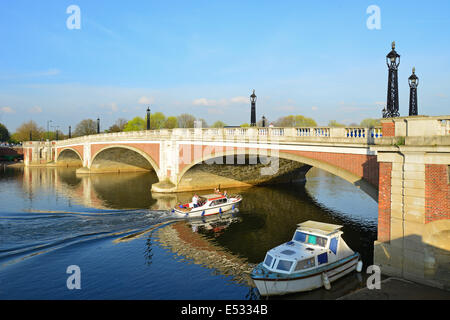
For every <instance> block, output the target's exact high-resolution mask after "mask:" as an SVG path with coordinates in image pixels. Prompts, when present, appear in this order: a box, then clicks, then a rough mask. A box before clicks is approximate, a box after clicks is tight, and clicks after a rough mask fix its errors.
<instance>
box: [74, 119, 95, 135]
mask: <svg viewBox="0 0 450 320" xmlns="http://www.w3.org/2000/svg"><path fill="white" fill-rule="evenodd" d="M96 133H97V121H95V120H92V119H84V120H81V121H80V122H79V123H78V124H77V126H76V127H75V131H74V133H73V135H74V137H81V136H88V135H90V134H96Z"/></svg>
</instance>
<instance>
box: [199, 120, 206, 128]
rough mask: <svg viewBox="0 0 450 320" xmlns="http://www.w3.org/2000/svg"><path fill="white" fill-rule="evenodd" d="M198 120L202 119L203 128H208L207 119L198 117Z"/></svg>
mask: <svg viewBox="0 0 450 320" xmlns="http://www.w3.org/2000/svg"><path fill="white" fill-rule="evenodd" d="M197 121H201V123H202V128H208V127H209V125H208V122H206V120H205V119H198V120H197Z"/></svg>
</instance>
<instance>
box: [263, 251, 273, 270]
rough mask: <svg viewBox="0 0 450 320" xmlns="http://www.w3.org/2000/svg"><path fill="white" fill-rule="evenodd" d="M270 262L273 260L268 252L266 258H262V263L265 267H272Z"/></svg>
mask: <svg viewBox="0 0 450 320" xmlns="http://www.w3.org/2000/svg"><path fill="white" fill-rule="evenodd" d="M272 262H273V258H272V256H271V255H270V254H268V255H267V256H266V260H264V264H265V265H266V266H267V267H269V268H272Z"/></svg>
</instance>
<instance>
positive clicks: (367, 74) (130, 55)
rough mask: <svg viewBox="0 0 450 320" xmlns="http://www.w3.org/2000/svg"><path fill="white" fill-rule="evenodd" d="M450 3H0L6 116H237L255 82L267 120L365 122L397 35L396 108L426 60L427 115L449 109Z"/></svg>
mask: <svg viewBox="0 0 450 320" xmlns="http://www.w3.org/2000/svg"><path fill="white" fill-rule="evenodd" d="M71 5H75V6H77V7H78V8H79V15H76V13H77V12H76V11H72V10H69V12H68V11H67V9H68V8H69V7H70V6H71ZM371 6H372V7H373V6H376V8H378V9H379V15H377V14H376V13H375V12H374V11H372V10H368V9H370V8H371ZM449 12H450V2H449V1H448V0H442V1H440V0H433V1H428V2H425V1H379V0H372V1H363V0H355V1H351V0H344V1H331V0H330V1H300V0H296V1H287V0H286V1H283V0H280V1H273V0H272V1H264V0H259V1H245V0H240V1H233V0H227V1H225V0H220V1H211V0H209V1H196V0H184V1H170V0H168V1H161V0H159V1H148V0H146V1H140V0H130V1H110V0H108V1H105V0H96V1H92V0H87V1H85V0H71V1H65V0H59V1H53V0H52V1H51V0H45V1H44V0H41V1H29V0H14V1H12V0H11V1H10V0H0V41H1V46H0V122H1V123H4V124H5V125H6V126H7V127H8V129H9V130H10V131H11V132H14V131H15V129H16V128H17V127H18V126H20V125H21V124H22V123H23V122H25V121H29V120H34V121H36V122H37V123H38V124H39V125H41V126H42V127H44V128H45V127H46V124H47V121H49V120H52V122H51V124H52V126H55V127H56V126H58V127H59V129H60V130H62V131H63V132H66V133H67V131H68V126H69V125H71V126H72V127H73V128H74V127H75V126H76V124H77V123H78V122H80V121H81V120H83V119H87V118H90V119H97V118H100V120H101V127H102V130H104V129H107V128H108V127H109V126H110V125H112V124H113V123H114V122H115V121H116V120H117V119H118V118H125V119H128V120H129V119H132V118H133V117H135V116H142V117H144V116H145V110H146V109H147V107H148V106H150V108H151V110H152V113H154V112H158V111H159V112H163V113H164V114H165V115H166V116H169V115H175V116H176V115H179V114H182V113H190V114H193V115H194V116H196V117H198V118H204V119H205V120H206V121H207V122H208V123H209V124H212V123H213V122H215V121H217V120H221V121H223V122H225V123H226V124H228V125H240V124H242V123H246V122H247V123H248V122H250V100H249V96H250V95H251V93H252V90H253V89H255V90H256V95H257V97H258V100H257V106H256V111H257V119H261V117H262V116H263V115H265V116H266V118H268V119H269V121H274V120H276V119H277V118H279V117H282V116H286V115H291V114H293V115H297V114H301V115H304V116H307V117H311V118H313V119H315V120H316V121H317V123H318V124H319V125H327V124H328V122H329V121H330V120H337V121H338V122H341V123H345V124H350V123H359V122H360V121H361V120H362V119H365V118H379V117H381V110H382V109H383V107H384V106H385V104H386V94H387V93H386V90H387V79H388V70H387V66H386V61H385V57H386V54H387V53H388V52H389V51H390V50H391V42H392V41H396V50H397V52H398V53H399V54H400V55H401V63H400V69H399V92H400V114H401V115H403V116H404V115H407V114H408V103H409V86H408V77H409V76H410V75H411V69H412V67H416V74H417V76H418V77H419V79H420V85H419V88H418V99H419V114H422V115H449V114H450V77H449V74H450V59H449V58H450V37H449V35H448V34H449V32H450V15H449ZM78 17H79V19H75V18H78ZM78 21H79V28H73V26H74V25H75V27H76V26H77V25H76V23H77V22H78ZM374 26H375V27H376V28H374Z"/></svg>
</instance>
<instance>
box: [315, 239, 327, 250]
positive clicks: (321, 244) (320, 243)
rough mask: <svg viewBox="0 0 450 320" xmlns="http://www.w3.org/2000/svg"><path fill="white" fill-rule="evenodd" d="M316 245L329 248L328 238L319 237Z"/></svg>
mask: <svg viewBox="0 0 450 320" xmlns="http://www.w3.org/2000/svg"><path fill="white" fill-rule="evenodd" d="M316 244H317V245H318V246H321V247H323V248H325V247H326V246H327V238H322V237H317V239H316Z"/></svg>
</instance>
